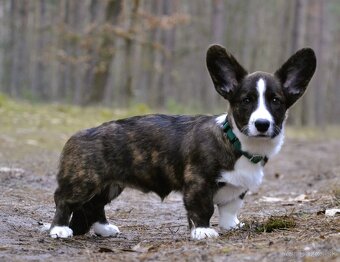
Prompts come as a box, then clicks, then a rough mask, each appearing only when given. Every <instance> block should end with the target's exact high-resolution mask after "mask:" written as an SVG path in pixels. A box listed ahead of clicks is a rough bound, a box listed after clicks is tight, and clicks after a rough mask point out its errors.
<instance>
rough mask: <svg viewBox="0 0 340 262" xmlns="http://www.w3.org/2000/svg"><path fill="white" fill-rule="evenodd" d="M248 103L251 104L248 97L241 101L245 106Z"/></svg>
mask: <svg viewBox="0 0 340 262" xmlns="http://www.w3.org/2000/svg"><path fill="white" fill-rule="evenodd" d="M250 102H251V100H250V98H249V97H246V98H243V99H242V103H243V104H245V105H247V104H249V103H250Z"/></svg>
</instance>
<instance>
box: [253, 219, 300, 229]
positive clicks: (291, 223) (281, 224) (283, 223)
mask: <svg viewBox="0 0 340 262" xmlns="http://www.w3.org/2000/svg"><path fill="white" fill-rule="evenodd" d="M295 226H296V222H295V220H294V218H293V217H292V216H272V217H270V218H269V219H268V220H266V221H265V222H264V223H263V224H262V225H259V226H257V227H256V229H255V231H256V232H258V233H262V232H266V233H270V232H273V231H275V230H283V229H288V228H294V227H295Z"/></svg>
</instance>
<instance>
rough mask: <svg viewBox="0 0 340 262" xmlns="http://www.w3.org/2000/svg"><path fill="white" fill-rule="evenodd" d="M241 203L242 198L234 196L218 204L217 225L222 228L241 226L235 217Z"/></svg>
mask: <svg viewBox="0 0 340 262" xmlns="http://www.w3.org/2000/svg"><path fill="white" fill-rule="evenodd" d="M242 205H243V199H242V198H236V199H234V200H231V201H229V202H227V203H225V204H220V205H218V212H219V226H220V227H221V228H223V229H232V228H236V227H237V226H242V223H240V221H239V220H238V218H237V213H238V211H239V209H240V208H241V207H242Z"/></svg>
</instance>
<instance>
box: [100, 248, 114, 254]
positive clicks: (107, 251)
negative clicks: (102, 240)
mask: <svg viewBox="0 0 340 262" xmlns="http://www.w3.org/2000/svg"><path fill="white" fill-rule="evenodd" d="M98 252H99V253H111V252H114V251H113V250H112V249H110V248H107V247H100V248H99V250H98Z"/></svg>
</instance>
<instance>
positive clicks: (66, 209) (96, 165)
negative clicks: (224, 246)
mask: <svg viewBox="0 0 340 262" xmlns="http://www.w3.org/2000/svg"><path fill="white" fill-rule="evenodd" d="M206 63H207V68H208V71H209V73H210V76H211V78H212V81H213V84H214V87H215V89H216V91H217V92H218V93H219V94H220V95H221V96H222V97H223V98H225V99H226V100H228V101H229V109H228V113H227V114H222V115H219V116H207V115H197V116H184V115H162V114H153V115H145V116H135V117H130V118H126V119H121V120H117V121H111V122H107V123H104V124H102V125H100V126H98V127H94V128H90V129H86V130H82V131H80V132H78V133H76V134H75V135H73V136H72V137H71V138H70V139H69V140H68V141H67V142H66V144H65V146H64V148H63V151H62V154H61V158H60V166H59V172H58V174H57V182H58V187H57V189H56V191H55V194H54V200H55V204H56V212H55V216H54V219H53V222H52V224H51V228H50V236H51V237H53V238H68V237H72V236H73V235H81V234H85V233H87V232H88V231H89V230H90V228H91V227H92V228H93V230H94V232H95V234H97V235H100V236H115V235H117V234H119V233H120V231H119V229H118V227H117V226H115V225H112V224H110V223H109V222H108V221H107V219H106V216H105V211H104V206H105V205H106V204H108V203H109V202H110V201H111V200H113V199H114V198H116V197H117V196H118V195H119V194H120V193H121V192H122V191H123V190H124V188H125V187H130V188H135V189H139V190H141V191H143V192H150V191H152V192H155V193H156V194H158V195H159V196H160V198H162V199H164V198H165V197H166V196H167V195H168V194H169V193H170V192H172V191H178V192H181V193H182V195H183V201H184V206H185V209H186V211H187V217H188V223H189V229H190V230H191V234H190V235H191V238H192V239H193V240H200V239H204V238H213V237H218V232H217V231H216V230H215V229H214V228H212V227H210V218H211V216H212V215H213V212H214V205H217V207H218V210H219V226H220V227H221V228H222V229H231V228H235V227H238V226H239V225H241V224H240V221H239V220H238V218H237V214H238V210H239V209H240V208H241V207H242V204H243V198H244V196H245V194H246V192H247V191H248V190H253V189H254V188H256V187H258V186H259V185H260V183H261V181H262V178H263V166H264V165H265V164H266V162H267V161H268V159H270V158H271V157H272V156H274V155H275V154H277V153H278V152H279V150H280V148H281V146H282V144H283V141H284V125H285V122H286V118H287V112H288V109H289V108H290V107H291V106H292V105H293V104H294V103H295V102H296V101H297V100H298V99H299V98H300V97H301V96H302V95H303V94H304V92H305V90H306V88H307V85H308V83H309V81H310V80H311V78H312V76H313V74H314V71H315V69H316V57H315V54H314V51H313V50H312V49H310V48H303V49H301V50H299V51H298V52H296V53H295V54H294V55H292V56H291V57H290V58H289V59H288V60H287V61H286V62H285V63H284V64H283V65H282V66H281V67H280V68H279V69H278V70H277V71H276V72H275V73H274V74H270V73H265V72H255V73H251V74H248V72H247V71H246V70H245V69H244V68H243V67H242V66H241V65H240V64H239V63H238V61H237V60H236V59H235V58H234V56H233V55H231V54H230V53H229V52H228V51H226V49H225V48H224V47H222V46H220V45H212V46H210V48H209V49H208V51H207V56H206Z"/></svg>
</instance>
